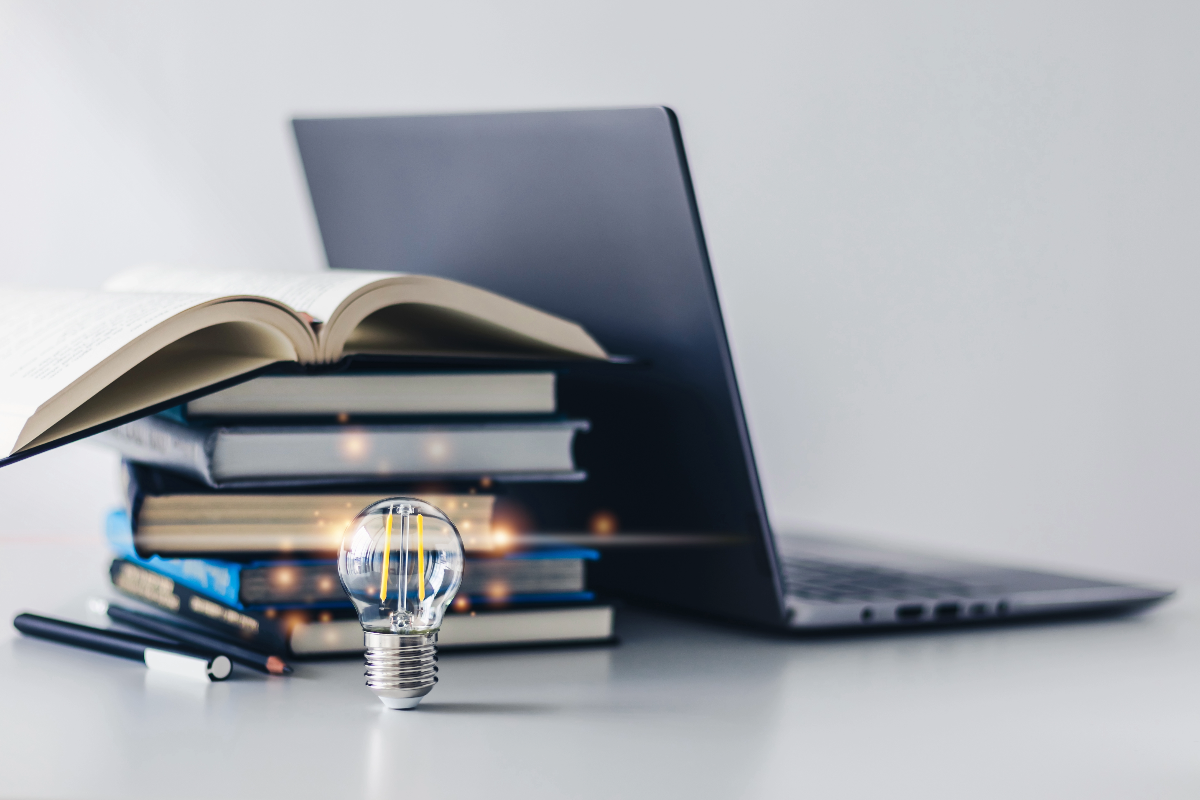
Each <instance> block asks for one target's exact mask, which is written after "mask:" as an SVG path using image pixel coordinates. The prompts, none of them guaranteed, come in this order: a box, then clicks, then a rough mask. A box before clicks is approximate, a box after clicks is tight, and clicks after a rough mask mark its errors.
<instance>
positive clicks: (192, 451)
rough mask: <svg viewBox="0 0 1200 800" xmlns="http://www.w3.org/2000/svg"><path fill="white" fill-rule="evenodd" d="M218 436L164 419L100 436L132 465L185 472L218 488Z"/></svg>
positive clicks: (144, 421)
mask: <svg viewBox="0 0 1200 800" xmlns="http://www.w3.org/2000/svg"><path fill="white" fill-rule="evenodd" d="M214 440H215V436H214V432H213V431H210V430H208V429H206V428H191V427H188V426H186V425H180V424H178V423H175V422H171V421H169V420H165V419H162V418H160V417H145V418H144V419H139V420H135V421H134V422H129V423H126V424H125V425H121V426H120V427H117V428H113V429H112V430H110V431H105V432H103V433H101V434H98V435H97V441H99V442H102V443H104V444H107V445H108V446H110V447H113V448H115V449H116V450H117V452H119V453H120V454H121V455H122V456H123V457H125V458H126V459H128V460H130V461H140V462H145V463H147V464H154V465H155V466H158V467H164V468H166V469H170V470H174V471H176V472H182V473H184V474H186V475H189V476H191V477H193V478H196V479H197V480H200V481H203V482H204V483H206V484H207V485H209V486H212V487H213V488H216V484H215V483H214V482H213V477H212V471H211V469H210V467H209V464H210V456H211V455H212V447H213V442H214Z"/></svg>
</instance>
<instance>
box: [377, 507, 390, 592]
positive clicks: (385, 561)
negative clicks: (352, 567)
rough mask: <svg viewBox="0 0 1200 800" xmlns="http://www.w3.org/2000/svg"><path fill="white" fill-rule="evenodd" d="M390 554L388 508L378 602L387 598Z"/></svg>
mask: <svg viewBox="0 0 1200 800" xmlns="http://www.w3.org/2000/svg"><path fill="white" fill-rule="evenodd" d="M391 555H392V510H391V509H390V508H389V509H388V518H387V537H386V538H384V540H383V577H382V578H380V579H379V602H380V603H382V602H383V601H384V600H387V579H388V560H389V559H390V557H391Z"/></svg>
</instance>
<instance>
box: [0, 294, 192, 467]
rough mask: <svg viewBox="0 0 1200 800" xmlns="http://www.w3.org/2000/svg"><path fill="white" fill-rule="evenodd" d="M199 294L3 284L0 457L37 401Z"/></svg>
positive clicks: (0, 306) (188, 304)
mask: <svg viewBox="0 0 1200 800" xmlns="http://www.w3.org/2000/svg"><path fill="white" fill-rule="evenodd" d="M210 299H211V298H209V297H205V296H198V295H184V294H170V295H120V294H107V293H103V292H65V291H39V290H24V289H13V288H7V287H6V288H5V290H4V291H3V292H0V319H2V320H3V321H4V326H5V330H6V334H5V346H4V348H2V349H0V387H2V388H3V391H2V392H0V457H3V456H7V455H9V454H10V453H11V452H12V451H13V450H14V447H15V445H16V442H17V439H18V438H19V436H20V434H21V431H22V429H23V428H24V427H25V424H26V422H27V421H28V420H29V418H30V417H32V416H33V415H34V413H35V412H36V411H37V410H38V408H39V407H40V406H41V405H43V404H44V403H46V402H47V401H49V400H50V399H51V398H53V397H54V396H55V395H57V394H59V393H60V392H62V391H63V390H64V389H66V388H67V387H68V386H70V385H71V384H72V383H74V382H75V381H76V380H78V379H79V378H80V377H82V376H83V375H85V374H86V373H87V372H89V371H90V370H92V369H94V368H95V367H96V366H98V365H99V364H100V363H101V362H102V361H104V360H105V359H107V358H108V357H110V356H112V355H113V354H114V353H116V352H117V351H118V350H120V349H121V348H122V347H124V346H125V345H127V344H129V343H130V342H131V341H133V340H134V339H136V338H138V337H139V336H141V335H142V334H144V333H146V332H147V331H149V330H151V329H152V328H154V327H155V326H157V325H159V324H160V323H163V322H165V321H167V320H169V319H171V318H172V317H174V316H176V315H178V314H180V313H181V312H183V311H185V310H187V309H189V308H192V307H194V306H196V305H199V304H202V303H206V302H209V301H210Z"/></svg>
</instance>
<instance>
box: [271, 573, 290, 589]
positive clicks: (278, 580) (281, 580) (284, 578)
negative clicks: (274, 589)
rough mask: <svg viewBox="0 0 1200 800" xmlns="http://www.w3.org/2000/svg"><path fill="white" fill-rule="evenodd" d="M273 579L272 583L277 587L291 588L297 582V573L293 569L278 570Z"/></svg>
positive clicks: (273, 574)
mask: <svg viewBox="0 0 1200 800" xmlns="http://www.w3.org/2000/svg"><path fill="white" fill-rule="evenodd" d="M271 577H272V578H273V579H274V580H273V581H272V583H274V584H275V585H276V586H291V585H292V584H293V583H295V582H296V571H295V570H291V569H277V570H275V571H274V572H273V573H272V575H271Z"/></svg>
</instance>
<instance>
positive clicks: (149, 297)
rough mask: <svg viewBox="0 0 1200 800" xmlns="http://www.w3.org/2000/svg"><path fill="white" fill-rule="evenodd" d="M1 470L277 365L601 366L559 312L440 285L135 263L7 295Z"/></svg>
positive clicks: (417, 278) (367, 275)
mask: <svg viewBox="0 0 1200 800" xmlns="http://www.w3.org/2000/svg"><path fill="white" fill-rule="evenodd" d="M0 319H3V320H4V323H5V327H6V329H7V330H8V331H9V334H8V337H7V341H6V343H5V345H6V346H5V347H4V348H3V351H0V465H2V464H4V463H6V462H7V461H13V460H17V459H20V458H23V457H25V456H28V455H32V454H33V453H35V452H40V451H42V450H45V449H48V448H50V447H54V446H56V445H58V444H63V443H65V442H67V441H72V440H74V439H77V438H79V437H80V436H82V435H86V434H88V433H91V432H94V431H98V430H102V429H104V428H106V427H111V426H112V425H115V424H117V423H119V422H123V421H127V420H128V419H131V418H132V417H133V416H135V415H137V414H138V413H139V412H146V413H148V412H150V411H152V410H155V409H158V408H162V407H163V406H164V405H165V404H168V403H170V402H173V401H176V400H181V399H183V398H185V397H191V396H195V395H196V394H197V393H201V392H203V391H204V390H206V389H210V388H213V389H215V388H219V387H223V386H227V385H229V384H230V382H231V381H235V380H236V379H237V378H239V377H245V376H247V375H249V374H251V373H255V372H257V371H259V370H261V369H262V368H264V367H266V366H268V365H270V364H274V363H278V362H285V361H294V362H299V363H302V364H327V363H332V362H336V361H338V360H340V359H342V358H343V357H345V356H349V355H400V356H410V355H430V356H450V357H455V356H483V357H487V356H499V357H522V356H531V357H542V358H553V359H563V358H567V359H571V358H579V359H604V358H606V357H607V354H606V353H605V351H604V349H603V348H602V347H601V346H600V345H599V344H597V343H596V341H595V340H594V339H593V338H592V337H591V336H590V335H588V333H587V331H585V330H584V329H583V328H581V327H580V326H579V325H576V324H575V323H573V322H569V321H567V320H564V319H562V318H560V317H555V316H553V315H551V314H547V313H545V312H543V311H539V310H537V309H535V308H531V307H530V306H527V305H523V304H521V303H518V302H515V301H513V300H509V299H507V298H505V297H501V296H500V295H497V294H493V293H492V292H488V291H485V290H483V289H479V288H476V287H473V286H468V285H466V284H463V283H458V282H456V281H451V280H447V279H445V278H435V277H430V276H427V275H404V274H399V273H387V272H358V271H351V270H339V271H336V272H317V273H254V272H238V273H234V272H208V271H200V270H173V269H165V268H161V267H145V268H141V269H136V270H132V271H129V272H124V273H122V274H120V275H117V276H116V277H115V278H113V279H112V280H110V281H109V282H108V283H107V284H106V285H105V287H104V291H93V292H69V291H52V290H29V289H14V288H5V289H2V290H0Z"/></svg>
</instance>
